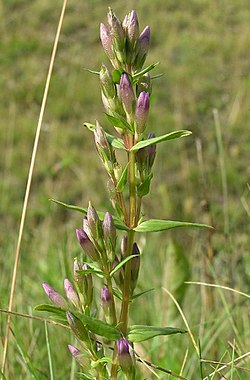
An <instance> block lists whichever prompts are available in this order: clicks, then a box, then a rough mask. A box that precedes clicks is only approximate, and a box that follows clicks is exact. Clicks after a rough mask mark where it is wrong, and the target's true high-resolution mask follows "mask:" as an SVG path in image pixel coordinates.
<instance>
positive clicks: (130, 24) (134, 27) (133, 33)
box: [126, 10, 139, 48]
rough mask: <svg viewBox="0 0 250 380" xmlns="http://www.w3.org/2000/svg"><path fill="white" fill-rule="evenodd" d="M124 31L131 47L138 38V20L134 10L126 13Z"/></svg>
mask: <svg viewBox="0 0 250 380" xmlns="http://www.w3.org/2000/svg"><path fill="white" fill-rule="evenodd" d="M126 32H127V38H128V40H129V44H130V46H131V48H133V47H134V45H135V43H136V42H137V40H138V38H139V21H138V16H137V13H136V11H134V10H133V11H131V12H130V13H129V14H128V19H127V23H126Z"/></svg>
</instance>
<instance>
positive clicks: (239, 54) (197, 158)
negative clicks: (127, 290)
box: [0, 0, 250, 380]
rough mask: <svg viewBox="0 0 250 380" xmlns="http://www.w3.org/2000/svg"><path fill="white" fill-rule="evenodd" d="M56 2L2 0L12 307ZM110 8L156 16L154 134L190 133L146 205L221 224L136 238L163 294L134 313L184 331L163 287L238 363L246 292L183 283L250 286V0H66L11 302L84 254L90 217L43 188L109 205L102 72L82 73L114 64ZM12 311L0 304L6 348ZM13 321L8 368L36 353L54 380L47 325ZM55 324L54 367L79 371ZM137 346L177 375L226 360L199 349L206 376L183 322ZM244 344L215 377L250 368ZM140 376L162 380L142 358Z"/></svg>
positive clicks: (154, 213) (163, 213) (68, 373)
mask: <svg viewBox="0 0 250 380" xmlns="http://www.w3.org/2000/svg"><path fill="white" fill-rule="evenodd" d="M61 5H62V1H59V0H54V1H49V0H43V1H38V0H34V1H28V0H19V1H17V0H3V2H2V4H1V5H0V12H1V15H2V17H1V19H2V22H1V23H0V31H1V39H0V67H1V74H0V84H1V89H2V90H1V93H0V114H1V122H0V125H1V128H0V144H1V145H0V149H1V160H0V170H1V183H0V189H1V202H0V210H1V211H0V212H1V221H0V223H1V225H0V227H1V234H0V242H1V254H0V267H1V272H0V273H1V275H0V307H1V308H2V309H7V308H8V302H9V292H10V286H11V278H12V268H13V263H14V257H15V249H16V242H17V236H18V229H19V224H20V217H21V211H22V204H23V198H24V192H25V186H26V181H27V174H28V168H29V163H30V158H31V153H32V147H33V141H34V136H35V131H36V126H37V121H38V117H39V112H40V106H41V102H42V96H43V90H44V85H45V81H46V75H47V71H48V66H49V60H50V55H51V50H52V47H53V41H54V36H55V32H56V28H57V23H58V19H59V15H60V10H61ZM108 6H112V8H113V9H114V11H115V12H116V14H117V15H118V16H119V17H120V18H123V17H124V15H125V14H126V13H128V12H129V11H130V10H131V9H136V11H137V13H138V15H139V19H140V26H141V28H143V27H144V26H146V25H150V26H151V33H152V42H151V49H150V53H149V56H148V60H147V64H151V63H155V62H160V64H159V65H158V66H157V67H156V68H155V69H154V74H155V75H156V74H163V75H162V76H161V77H160V78H158V79H155V80H154V82H153V94H152V102H151V110H150V119H149V123H148V131H149V132H154V133H155V134H156V135H160V134H164V133H168V132H171V131H173V130H178V129H188V130H190V131H192V135H191V136H189V137H186V138H184V139H180V140H176V141H173V142H171V141H170V142H166V143H162V144H159V145H158V146H157V149H158V150H157V156H156V162H155V166H154V179H153V184H152V192H151V196H150V197H147V198H146V199H145V202H144V208H143V209H144V213H145V216H147V217H151V218H157V219H160V218H162V219H170V220H183V221H195V222H200V223H207V224H212V226H213V227H214V231H213V232H212V233H211V232H208V231H207V230H202V229H201V230H193V229H177V230H174V231H170V232H164V233H155V234H151V235H140V238H139V236H138V239H139V240H138V243H139V245H140V247H142V248H143V257H142V270H141V273H140V278H139V289H140V290H141V291H143V290H146V289H149V288H154V291H152V292H149V293H148V294H146V295H144V296H142V297H141V298H140V299H139V300H138V302H137V303H135V304H134V305H133V306H132V311H131V315H132V316H133V319H132V322H133V323H134V324H151V325H165V326H168V325H169V326H177V327H180V328H185V324H184V322H183V319H182V317H181V316H180V313H179V311H178V310H177V308H176V306H175V304H174V303H173V301H172V300H171V298H170V297H169V296H168V294H167V293H166V291H165V290H164V289H165V288H166V289H168V290H169V291H170V292H171V293H172V294H173V295H174V296H175V298H176V299H177V300H178V302H179V304H180V305H181V308H182V310H183V313H184V314H185V317H186V319H187V321H188V323H189V326H190V328H191V330H192V332H193V334H194V337H195V339H196V341H197V342H198V340H199V341H200V346H201V354H202V358H203V359H204V360H207V361H209V360H210V361H211V360H212V361H217V362H222V363H231V361H232V360H235V359H237V358H238V357H241V356H242V355H244V354H246V353H247V352H248V351H249V347H250V320H249V296H248V297H247V296H246V295H241V294H238V293H236V292H232V291H230V290H225V289H221V288H208V287H205V286H200V285H194V284H186V283H185V282H187V281H189V282H190V281H191V282H192V281H193V282H205V283H212V284H218V285H223V286H226V287H230V288H233V289H235V290H239V291H241V292H244V293H246V294H249V290H250V256H249V246H250V244H249V243H250V239H249V233H250V229H249V218H250V194H249V184H250V181H249V175H250V160H249V158H250V157H249V152H250V134H249V128H250V122H249V121H250V76H249V72H250V71H249V68H250V55H249V50H250V49H249V41H250V2H249V0H224V1H223V0H217V1H216V0H209V1H208V0H151V1H150V0H138V1H133V0H127V1H125V0H119V1H112V2H107V1H101V0H85V1H83V0H78V1H77V0H71V1H69V2H68V5H67V8H66V14H65V19H64V23H63V27H62V33H61V36H60V43H59V48H58V53H57V57H56V63H55V66H54V71H53V75H52V80H51V86H50V91H49V96H48V102H47V107H46V111H45V117H44V121H43V125H42V133H41V138H40V143H39V149H38V154H37V160H36V166H35V171H34V176H33V182H32V188H31V196H30V200H29V206H28V213H27V220H26V224H25V229H24V236H23V241H22V246H21V260H20V265H19V269H18V276H17V288H16V293H15V303H14V310H15V311H17V312H20V313H25V314H31V313H34V315H39V316H43V315H40V314H38V312H34V310H33V308H34V307H35V305H37V304H39V303H44V302H45V301H46V296H45V295H44V292H43V290H42V287H41V283H42V282H44V281H46V282H48V283H50V284H51V285H52V286H53V287H55V288H56V289H58V291H59V290H60V291H62V289H63V279H64V278H65V277H66V276H70V273H71V271H72V266H73V258H74V257H75V256H77V255H79V254H80V248H79V244H78V242H77V240H76V237H75V229H76V228H79V227H81V223H82V216H81V214H79V213H74V212H72V211H69V210H66V209H63V208H61V207H59V206H57V205H53V204H51V203H50V202H49V201H48V199H49V198H56V199H59V200H61V201H64V202H66V203H69V204H75V205H79V206H82V207H86V206H87V205H88V201H89V200H91V202H92V203H93V204H94V205H95V207H96V208H98V209H100V210H103V211H106V210H107V209H109V210H110V205H109V199H108V194H107V191H106V189H105V187H106V182H107V177H106V174H105V172H104V170H103V168H102V166H101V163H100V160H99V159H98V157H97V154H96V149H95V148H94V144H93V136H92V134H91V133H90V132H88V131H87V130H86V129H85V128H84V127H83V123H84V122H85V121H87V122H91V123H94V122H95V120H96V119H97V120H99V122H100V123H101V124H102V125H105V127H106V128H109V127H110V126H108V123H107V121H106V119H105V117H104V108H103V105H102V102H101V96H100V85H99V82H98V77H97V76H95V75H93V74H90V73H89V72H88V71H86V70H84V68H89V69H93V70H97V71H99V69H100V66H101V63H102V62H107V59H106V56H105V55H104V53H103V51H102V47H101V44H100V40H99V24H100V22H106V12H107V8H108ZM111 130H112V128H111V129H110V131H111ZM99 290H100V289H99V288H98V286H97V289H96V292H98V291H99ZM6 319H7V318H6V315H5V314H1V317H0V329H1V334H0V335H1V351H2V347H3V341H4V335H5V327H6ZM12 329H13V333H14V334H12V335H11V338H10V343H9V350H8V362H7V371H6V376H7V379H9V380H12V379H15V380H18V379H30V378H32V376H31V372H30V369H28V366H27V361H29V360H30V363H32V366H33V367H34V368H35V369H36V370H37V371H38V373H39V376H40V379H49V378H50V375H49V362H48V353H47V347H46V341H45V329H44V324H43V323H42V322H39V321H31V320H28V319H24V318H21V317H13V318H12ZM49 336H50V344H51V350H52V360H53V365H54V371H55V379H56V380H58V379H74V378H77V377H76V375H75V377H74V372H73V371H74V370H75V371H76V372H77V370H79V368H75V369H74V366H72V361H71V357H70V354H69V352H68V349H67V344H68V343H70V342H71V343H73V342H72V338H71V337H70V334H69V333H68V332H67V331H66V332H65V331H63V330H61V329H60V328H59V327H54V326H49ZM20 346H21V347H22V349H23V352H25V353H26V354H27V355H28V357H29V360H24V358H23V357H22V355H21V353H20ZM136 349H137V351H138V353H139V354H140V355H141V356H142V357H143V358H144V359H146V360H149V361H151V362H153V363H154V364H157V365H160V366H162V367H164V368H167V369H169V370H172V371H174V372H176V373H180V370H181V367H182V365H183V363H184V369H183V376H185V377H186V378H187V379H189V380H191V379H192V380H196V379H197V380H198V379H201V378H204V379H205V378H206V379H209V378H208V377H206V376H208V375H209V374H210V373H212V372H213V371H214V369H215V368H216V367H217V366H218V365H217V364H216V363H209V362H205V363H204V365H203V377H201V375H200V364H199V360H198V358H197V354H196V352H195V350H194V346H193V344H192V341H191V340H190V337H189V335H188V334H186V335H185V336H182V335H181V336H178V335H176V336H170V337H161V338H154V339H153V340H151V341H150V342H149V343H145V344H138V346H137V347H136ZM185 355H187V357H186V360H184V358H185ZM249 357H250V354H249V355H246V356H245V357H243V358H242V359H240V360H238V361H236V362H235V364H233V365H232V364H229V365H228V366H227V367H226V368H225V369H223V370H222V371H221V372H220V373H217V374H215V376H214V377H212V376H211V377H210V379H211V380H212V379H215V380H216V379H218V380H219V379H222V378H223V377H222V375H224V376H225V378H226V379H230V380H238V379H239V380H247V379H249V376H250V375H249V373H250V372H249V371H250V365H249ZM219 366H220V365H219ZM141 368H143V370H144V367H143V366H142V367H141ZM157 373H158V375H159V378H161V379H166V378H168V376H167V375H166V374H165V375H164V374H163V373H162V372H160V371H157ZM141 378H142V377H141ZM143 378H145V379H157V377H156V376H155V375H153V374H150V372H149V371H146V369H145V374H144V377H143ZM169 378H172V377H169Z"/></svg>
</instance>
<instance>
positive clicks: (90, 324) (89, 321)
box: [73, 312, 121, 340]
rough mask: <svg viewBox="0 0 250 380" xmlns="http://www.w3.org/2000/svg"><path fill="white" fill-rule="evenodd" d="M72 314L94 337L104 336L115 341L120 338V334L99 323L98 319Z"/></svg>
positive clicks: (76, 313)
mask: <svg viewBox="0 0 250 380" xmlns="http://www.w3.org/2000/svg"><path fill="white" fill-rule="evenodd" d="M73 314H75V315H76V317H77V318H79V319H80V320H81V321H82V323H83V324H84V325H85V326H86V327H87V328H88V329H89V330H90V331H92V332H93V333H94V334H96V335H100V336H104V337H105V338H107V339H110V340H117V339H119V338H120V336H121V334H120V332H119V331H118V330H117V329H116V328H115V327H113V326H111V325H109V324H107V323H105V322H103V321H100V320H99V319H96V318H93V317H90V316H87V315H84V314H80V313H78V312H74V313H73Z"/></svg>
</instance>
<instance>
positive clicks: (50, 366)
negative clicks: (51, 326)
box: [44, 321, 55, 380]
mask: <svg viewBox="0 0 250 380" xmlns="http://www.w3.org/2000/svg"><path fill="white" fill-rule="evenodd" d="M44 329H45V338H46V346H47V352H48V359H49V373H50V380H55V376H54V369H53V363H52V356H51V349H50V341H49V331H48V325H47V322H46V321H45V322H44Z"/></svg>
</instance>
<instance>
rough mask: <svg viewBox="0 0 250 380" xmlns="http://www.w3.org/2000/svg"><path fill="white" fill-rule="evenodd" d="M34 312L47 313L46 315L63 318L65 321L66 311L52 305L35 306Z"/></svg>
mask: <svg viewBox="0 0 250 380" xmlns="http://www.w3.org/2000/svg"><path fill="white" fill-rule="evenodd" d="M35 310H37V311H47V312H48V313H52V314H57V315H59V316H60V317H64V320H65V321H66V314H65V312H66V310H64V309H61V308H60V307H57V306H54V305H47V304H41V305H37V306H35Z"/></svg>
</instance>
